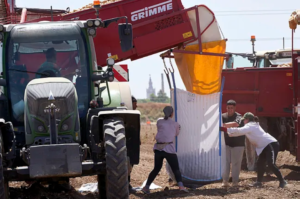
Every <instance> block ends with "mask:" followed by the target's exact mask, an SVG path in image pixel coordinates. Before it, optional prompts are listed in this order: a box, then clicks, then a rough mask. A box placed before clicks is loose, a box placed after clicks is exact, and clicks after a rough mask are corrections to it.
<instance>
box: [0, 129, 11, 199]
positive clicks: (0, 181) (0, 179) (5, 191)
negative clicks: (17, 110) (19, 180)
mask: <svg viewBox="0 0 300 199" xmlns="http://www.w3.org/2000/svg"><path fill="white" fill-rule="evenodd" d="M3 155H4V146H3V138H2V131H1V129H0V199H8V198H9V185H8V182H7V181H6V180H5V179H4V175H3V173H4V172H3V171H4V168H3Z"/></svg>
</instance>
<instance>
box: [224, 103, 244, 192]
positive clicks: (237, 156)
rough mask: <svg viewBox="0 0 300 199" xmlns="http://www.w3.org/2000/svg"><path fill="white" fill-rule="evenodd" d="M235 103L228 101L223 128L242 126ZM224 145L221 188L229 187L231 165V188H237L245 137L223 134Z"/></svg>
mask: <svg viewBox="0 0 300 199" xmlns="http://www.w3.org/2000/svg"><path fill="white" fill-rule="evenodd" d="M235 110H236V102H235V101H234V100H229V101H228V102H227V112H226V113H223V114H222V120H223V126H224V127H227V128H229V127H239V126H242V121H241V119H242V116H241V114H239V113H237V112H235ZM224 137H225V144H226V165H225V170H224V171H223V175H222V177H223V184H222V186H224V187H228V186H229V183H228V181H229V174H230V165H231V176H232V182H233V186H238V183H239V175H240V171H241V164H242V160H243V154H244V148H245V136H240V137H229V136H228V135H227V133H225V134H224Z"/></svg>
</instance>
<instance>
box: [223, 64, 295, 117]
mask: <svg viewBox="0 0 300 199" xmlns="http://www.w3.org/2000/svg"><path fill="white" fill-rule="evenodd" d="M222 76H224V77H225V86H224V93H223V110H222V111H224V112H225V111H226V102H227V101H228V100H229V99H234V100H235V101H236V102H237V111H238V112H240V113H245V112H247V111H251V112H253V113H254V114H256V115H258V116H264V117H292V116H293V114H292V105H293V90H292V87H291V85H292V68H260V69H254V68H239V69H237V70H236V69H228V70H223V73H222Z"/></svg>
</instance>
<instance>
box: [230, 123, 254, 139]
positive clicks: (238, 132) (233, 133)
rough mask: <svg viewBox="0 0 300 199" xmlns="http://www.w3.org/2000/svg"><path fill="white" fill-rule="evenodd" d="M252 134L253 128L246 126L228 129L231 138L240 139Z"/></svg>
mask: <svg viewBox="0 0 300 199" xmlns="http://www.w3.org/2000/svg"><path fill="white" fill-rule="evenodd" d="M250 132H251V127H250V126H248V125H246V126H243V127H238V128H236V127H233V128H227V133H228V136H229V137H238V136H243V135H246V134H247V133H250Z"/></svg>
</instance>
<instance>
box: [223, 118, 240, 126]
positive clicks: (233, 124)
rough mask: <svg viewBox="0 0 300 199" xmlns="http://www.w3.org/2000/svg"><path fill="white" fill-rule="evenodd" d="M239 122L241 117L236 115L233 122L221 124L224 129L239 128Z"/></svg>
mask: <svg viewBox="0 0 300 199" xmlns="http://www.w3.org/2000/svg"><path fill="white" fill-rule="evenodd" d="M241 120H242V116H241V115H237V116H236V118H235V120H234V121H233V122H227V123H225V124H223V126H224V127H226V128H231V127H239V126H240V123H241Z"/></svg>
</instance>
